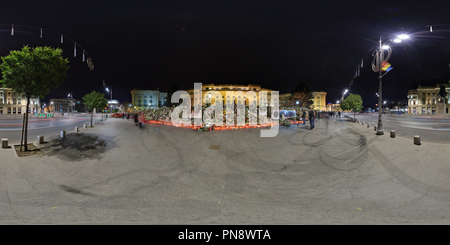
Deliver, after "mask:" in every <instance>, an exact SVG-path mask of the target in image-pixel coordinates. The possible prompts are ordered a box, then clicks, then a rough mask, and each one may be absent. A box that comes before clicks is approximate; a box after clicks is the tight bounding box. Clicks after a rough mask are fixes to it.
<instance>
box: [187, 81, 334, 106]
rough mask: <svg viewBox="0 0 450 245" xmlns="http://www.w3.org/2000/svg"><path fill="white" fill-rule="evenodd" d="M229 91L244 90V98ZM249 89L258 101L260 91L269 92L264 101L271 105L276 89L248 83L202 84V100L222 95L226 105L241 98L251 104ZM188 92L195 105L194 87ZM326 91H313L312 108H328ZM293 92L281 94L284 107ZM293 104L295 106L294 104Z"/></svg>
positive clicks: (209, 100)
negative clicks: (230, 93) (272, 93)
mask: <svg viewBox="0 0 450 245" xmlns="http://www.w3.org/2000/svg"><path fill="white" fill-rule="evenodd" d="M212 91H217V92H219V93H220V95H219V94H216V95H213V93H212ZM227 91H228V92H238V91H242V92H243V93H244V95H243V98H240V95H237V94H235V95H227V94H226V93H227ZM249 91H253V92H255V95H254V98H253V99H256V101H257V102H259V92H262V91H265V92H267V98H265V99H263V100H264V101H263V103H266V105H270V104H269V103H270V98H271V92H273V91H276V90H272V89H267V88H261V86H260V85H255V84H248V85H239V84H213V83H211V84H202V102H203V104H207V103H211V102H213V101H212V100H211V99H220V97H219V96H221V97H222V101H223V103H224V105H226V104H227V103H232V102H233V100H234V101H235V103H238V100H239V99H243V101H245V105H249V99H250V98H248V95H247V94H246V93H247V92H249ZM187 92H188V93H189V94H190V96H191V105H194V102H195V97H194V89H190V90H187ZM326 95H327V93H326V92H322V91H318V92H313V98H312V102H313V104H312V105H311V108H312V109H315V110H326ZM290 97H291V94H290V93H286V94H279V103H280V104H279V106H280V107H284V106H286V105H287V104H289V103H286V101H287V100H290ZM292 106H295V105H294V104H292Z"/></svg>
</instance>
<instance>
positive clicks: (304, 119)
mask: <svg viewBox="0 0 450 245" xmlns="http://www.w3.org/2000/svg"><path fill="white" fill-rule="evenodd" d="M302 119H303V125H304V124H306V110H303V113H302Z"/></svg>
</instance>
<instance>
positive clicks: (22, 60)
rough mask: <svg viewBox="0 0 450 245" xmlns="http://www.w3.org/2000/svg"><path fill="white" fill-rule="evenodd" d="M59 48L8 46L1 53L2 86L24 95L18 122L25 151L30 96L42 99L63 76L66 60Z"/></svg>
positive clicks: (66, 68)
mask: <svg viewBox="0 0 450 245" xmlns="http://www.w3.org/2000/svg"><path fill="white" fill-rule="evenodd" d="M62 52H63V51H62V49H60V48H56V49H54V48H51V47H47V46H45V47H35V48H30V47H28V46H24V47H23V48H22V50H12V51H10V53H9V55H7V56H4V57H1V59H2V64H1V65H0V70H1V72H2V81H1V83H2V84H3V86H4V87H6V88H11V89H12V90H13V91H15V92H16V93H19V94H22V95H25V96H26V99H27V105H26V106H27V107H26V110H25V115H24V122H23V126H22V140H21V143H20V149H21V150H22V142H23V141H24V145H25V151H27V132H28V108H29V105H30V98H37V99H43V98H44V97H45V95H47V94H48V93H49V92H50V90H51V88H56V87H58V86H59V85H60V84H61V82H62V81H64V79H65V78H66V72H67V70H68V69H69V61H68V60H67V58H66V59H64V58H63V56H62Z"/></svg>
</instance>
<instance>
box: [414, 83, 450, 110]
mask: <svg viewBox="0 0 450 245" xmlns="http://www.w3.org/2000/svg"><path fill="white" fill-rule="evenodd" d="M442 85H443V86H444V88H445V92H446V94H448V92H449V91H450V84H442ZM440 90H441V84H436V85H435V86H420V85H419V86H418V88H417V89H410V90H409V91H408V114H427V115H429V114H435V113H439V114H443V113H445V114H448V112H449V109H448V108H449V107H450V104H449V101H448V96H446V98H445V100H444V98H441V97H440V96H439V91H440Z"/></svg>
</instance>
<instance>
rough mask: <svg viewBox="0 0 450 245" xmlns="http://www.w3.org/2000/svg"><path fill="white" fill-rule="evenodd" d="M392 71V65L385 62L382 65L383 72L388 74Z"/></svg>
mask: <svg viewBox="0 0 450 245" xmlns="http://www.w3.org/2000/svg"><path fill="white" fill-rule="evenodd" d="M392 69H393V67H392V66H391V64H389V63H388V62H386V61H384V62H383V63H382V66H381V70H382V71H385V72H388V71H390V70H392Z"/></svg>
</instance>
